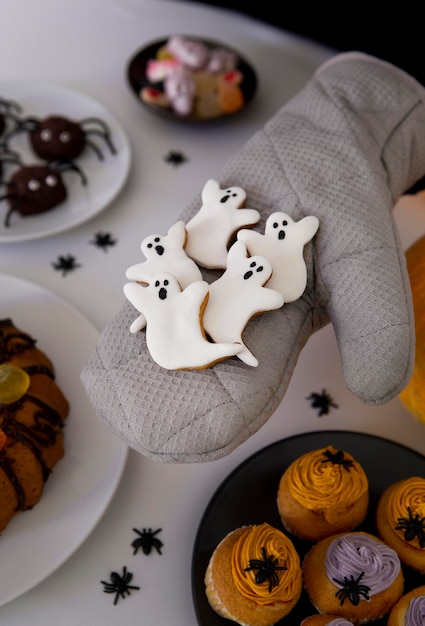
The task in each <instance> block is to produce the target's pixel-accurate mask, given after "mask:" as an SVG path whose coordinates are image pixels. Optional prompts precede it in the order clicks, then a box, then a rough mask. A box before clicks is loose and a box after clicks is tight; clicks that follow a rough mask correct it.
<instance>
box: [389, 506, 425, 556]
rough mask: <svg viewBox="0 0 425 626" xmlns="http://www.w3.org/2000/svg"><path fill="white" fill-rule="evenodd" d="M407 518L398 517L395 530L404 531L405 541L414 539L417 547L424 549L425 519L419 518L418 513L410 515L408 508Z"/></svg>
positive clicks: (408, 508) (410, 510)
mask: <svg viewBox="0 0 425 626" xmlns="http://www.w3.org/2000/svg"><path fill="white" fill-rule="evenodd" d="M407 514H408V517H399V518H398V520H397V526H396V527H395V529H396V530H404V539H405V541H413V540H414V539H415V538H416V537H417V538H418V541H419V547H420V548H425V517H419V513H417V514H416V515H413V514H412V509H411V508H410V506H408V507H407Z"/></svg>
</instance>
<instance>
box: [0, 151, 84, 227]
mask: <svg viewBox="0 0 425 626" xmlns="http://www.w3.org/2000/svg"><path fill="white" fill-rule="evenodd" d="M68 170H72V171H74V172H77V173H78V174H79V176H80V178H81V182H82V184H83V185H86V184H87V178H86V177H85V175H84V173H83V172H82V170H81V169H80V168H79V167H78V166H77V165H76V164H75V163H72V162H71V161H51V162H49V163H47V164H35V165H23V166H22V167H19V168H18V169H17V170H16V171H15V172H14V174H13V175H12V176H11V177H10V178H9V179H8V180H7V181H0V185H3V186H4V187H5V188H6V193H5V194H4V195H3V196H0V202H2V201H3V200H6V201H7V202H8V203H9V210H8V211H7V212H6V215H5V219H4V226H5V227H9V226H10V219H11V216H12V214H13V213H19V214H20V215H21V216H22V217H26V216H28V215H35V214H38V213H45V212H46V211H50V210H51V209H54V208H55V207H57V206H58V205H59V204H62V202H64V201H65V200H66V199H67V197H68V192H67V189H66V186H65V183H64V181H63V177H62V173H63V172H66V171H68Z"/></svg>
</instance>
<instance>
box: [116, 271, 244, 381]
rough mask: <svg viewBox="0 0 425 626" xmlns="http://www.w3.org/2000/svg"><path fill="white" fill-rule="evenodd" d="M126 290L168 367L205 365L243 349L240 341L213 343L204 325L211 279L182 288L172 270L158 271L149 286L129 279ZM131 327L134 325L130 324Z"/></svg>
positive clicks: (154, 351)
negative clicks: (170, 271) (204, 313)
mask: <svg viewBox="0 0 425 626" xmlns="http://www.w3.org/2000/svg"><path fill="white" fill-rule="evenodd" d="M124 294H125V296H126V298H127V299H128V300H129V301H130V302H131V304H132V305H133V306H134V307H135V308H136V309H137V310H138V311H139V312H140V314H141V315H140V316H139V317H138V318H137V320H136V321H138V324H139V328H140V329H142V328H144V327H146V345H147V347H148V350H149V352H150V354H151V357H152V358H153V360H154V361H155V362H156V363H157V364H158V365H160V366H161V367H164V368H165V369H174V370H180V369H205V368H207V367H211V366H212V365H214V364H215V363H217V362H218V361H222V360H223V359H227V358H229V357H231V356H234V355H236V354H238V352H240V351H241V350H243V346H242V345H241V344H238V343H212V342H209V341H208V340H207V338H206V337H205V334H204V332H203V328H202V316H203V311H204V309H205V306H206V302H207V299H208V283H206V282H205V281H201V280H198V281H196V282H194V283H191V284H190V285H189V286H188V287H186V289H184V290H182V289H181V287H180V285H179V282H178V280H177V279H176V278H175V276H173V275H172V274H170V273H168V272H163V273H160V274H157V275H156V276H155V277H154V279H153V280H152V281H151V282H150V284H149V285H148V286H146V287H144V286H143V285H140V284H138V283H126V284H125V285H124ZM130 330H131V328H130Z"/></svg>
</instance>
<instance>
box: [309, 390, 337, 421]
mask: <svg viewBox="0 0 425 626" xmlns="http://www.w3.org/2000/svg"><path fill="white" fill-rule="evenodd" d="M306 399H307V400H310V402H311V407H312V408H313V409H319V413H318V415H319V417H321V416H322V415H328V413H329V411H330V409H331V408H334V409H337V408H338V405H337V404H335V402H334V401H333V398H332V397H331V396H330V395H329V394H328V393H327V391H325V389H322V393H316V392H313V393H311V394H310V395H309V396H308V397H307V398H306Z"/></svg>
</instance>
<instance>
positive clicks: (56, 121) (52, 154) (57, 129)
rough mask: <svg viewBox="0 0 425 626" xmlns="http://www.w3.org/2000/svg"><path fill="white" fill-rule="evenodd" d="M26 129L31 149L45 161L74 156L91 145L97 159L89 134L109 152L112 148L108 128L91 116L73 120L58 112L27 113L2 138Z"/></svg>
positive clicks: (113, 152) (70, 159) (113, 148)
mask: <svg viewBox="0 0 425 626" xmlns="http://www.w3.org/2000/svg"><path fill="white" fill-rule="evenodd" d="M22 131H25V132H28V135H29V140H30V143H31V146H32V149H33V150H34V152H35V153H36V154H37V155H38V156H39V157H40V158H41V159H43V160H45V161H52V160H55V159H62V160H63V159H66V160H68V161H72V160H74V159H77V158H78V157H79V156H80V155H81V153H82V152H83V151H84V149H85V148H86V147H89V148H91V150H93V151H94V152H95V153H96V155H97V156H98V158H99V159H100V160H102V159H103V154H102V152H101V150H100V149H99V147H98V146H97V145H96V144H95V143H94V142H93V141H91V139H90V136H93V135H97V136H98V137H101V138H102V139H103V140H104V141H105V143H106V145H107V146H108V148H109V150H110V151H111V153H112V154H116V149H115V146H114V144H113V143H112V139H111V133H110V130H109V128H108V126H107V124H106V123H105V122H103V121H102V120H100V119H97V118H95V117H87V118H85V119H82V120H79V121H76V120H71V119H70V118H67V117H61V116H59V115H50V116H48V117H45V118H43V119H41V120H38V119H36V118H34V117H29V118H27V119H25V120H21V121H20V122H18V124H17V125H16V128H15V129H13V130H12V131H11V132H9V133H8V134H7V136H6V140H8V139H10V138H11V137H12V136H13V135H15V134H17V133H18V132H22Z"/></svg>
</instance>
